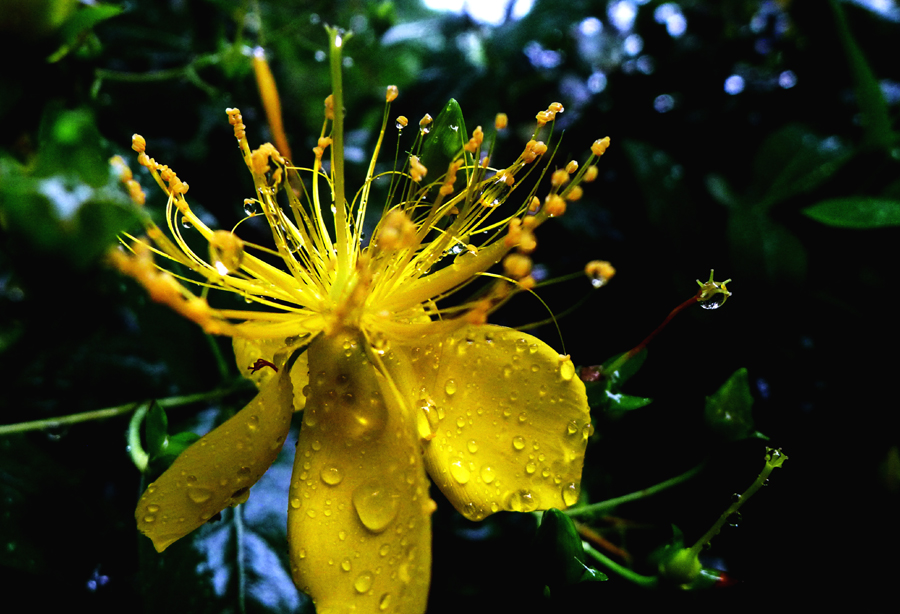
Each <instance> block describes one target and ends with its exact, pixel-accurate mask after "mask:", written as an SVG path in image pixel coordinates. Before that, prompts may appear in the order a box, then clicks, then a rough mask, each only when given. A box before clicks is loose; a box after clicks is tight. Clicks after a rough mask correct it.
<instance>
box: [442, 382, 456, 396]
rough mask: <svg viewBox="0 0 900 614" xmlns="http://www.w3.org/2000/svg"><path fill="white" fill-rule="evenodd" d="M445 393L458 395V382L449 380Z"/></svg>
mask: <svg viewBox="0 0 900 614" xmlns="http://www.w3.org/2000/svg"><path fill="white" fill-rule="evenodd" d="M444 392H446V393H447V394H448V395H453V394H456V380H453V379H448V380H447V383H446V384H444Z"/></svg>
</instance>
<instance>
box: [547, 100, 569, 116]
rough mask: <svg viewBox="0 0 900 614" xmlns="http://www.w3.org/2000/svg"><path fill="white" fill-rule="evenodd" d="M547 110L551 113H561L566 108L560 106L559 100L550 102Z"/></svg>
mask: <svg viewBox="0 0 900 614" xmlns="http://www.w3.org/2000/svg"><path fill="white" fill-rule="evenodd" d="M547 110H548V111H550V112H551V113H553V114H556V113H562V112H563V111H565V110H566V109H565V108H564V107H563V106H562V103H559V102H551V103H550V106H549V107H547Z"/></svg>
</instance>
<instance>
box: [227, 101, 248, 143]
mask: <svg viewBox="0 0 900 614" xmlns="http://www.w3.org/2000/svg"><path fill="white" fill-rule="evenodd" d="M225 113H226V114H227V115H228V123H229V124H231V125H232V126H234V138H236V139H237V140H239V141H240V140H242V139H244V138H245V137H246V136H247V126H245V125H244V119H243V117H241V110H240V109H238V108H233V109H225Z"/></svg>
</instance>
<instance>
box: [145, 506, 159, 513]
mask: <svg viewBox="0 0 900 614" xmlns="http://www.w3.org/2000/svg"><path fill="white" fill-rule="evenodd" d="M147 511H148V512H150V513H151V514H155V513H156V512H158V511H159V506H158V505H153V504H150V505H148V506H147Z"/></svg>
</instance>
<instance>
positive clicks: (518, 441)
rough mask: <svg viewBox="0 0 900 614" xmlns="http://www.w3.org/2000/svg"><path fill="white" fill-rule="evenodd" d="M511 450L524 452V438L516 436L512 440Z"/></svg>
mask: <svg viewBox="0 0 900 614" xmlns="http://www.w3.org/2000/svg"><path fill="white" fill-rule="evenodd" d="M512 445H513V448H515V449H516V450H524V449H525V438H523V437H520V436H518V435H516V436H515V437H513V440H512Z"/></svg>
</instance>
